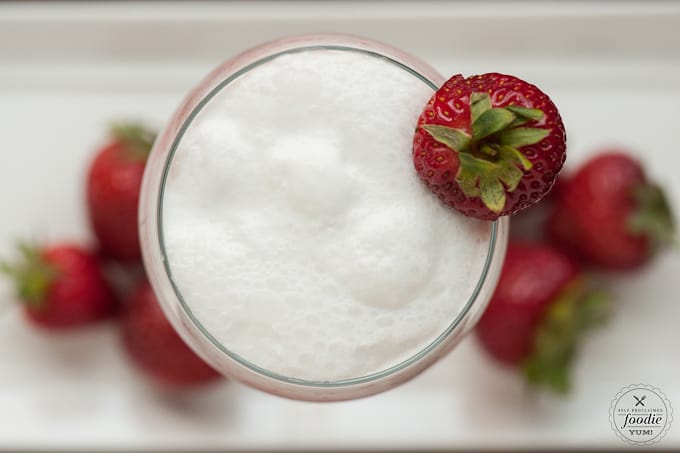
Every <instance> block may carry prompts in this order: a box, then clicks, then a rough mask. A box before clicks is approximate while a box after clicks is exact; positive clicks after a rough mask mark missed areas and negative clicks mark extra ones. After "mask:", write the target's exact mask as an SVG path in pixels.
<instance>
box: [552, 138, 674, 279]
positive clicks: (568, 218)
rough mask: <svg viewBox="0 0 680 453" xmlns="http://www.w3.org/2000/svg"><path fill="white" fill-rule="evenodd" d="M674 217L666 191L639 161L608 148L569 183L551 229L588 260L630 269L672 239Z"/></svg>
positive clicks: (571, 249) (565, 187) (554, 236)
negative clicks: (663, 190) (650, 177)
mask: <svg viewBox="0 0 680 453" xmlns="http://www.w3.org/2000/svg"><path fill="white" fill-rule="evenodd" d="M674 223H675V222H674V219H673V214H672V212H671V209H670V207H669V205H668V202H667V200H666V197H665V196H664V194H663V192H662V191H661V189H660V188H659V187H658V186H657V185H656V184H654V183H652V182H650V181H649V180H648V179H647V177H646V176H645V173H644V170H643V169H642V166H641V165H640V162H638V161H637V160H635V159H633V158H632V157H630V156H628V155H627V154H625V153H623V152H618V151H608V152H604V153H602V154H599V155H598V156H596V157H595V158H593V159H591V160H590V161H588V162H586V164H585V165H583V167H581V169H580V170H578V171H577V172H576V173H575V174H574V175H572V176H571V178H569V179H568V180H567V182H566V183H565V184H564V188H563V189H562V190H561V191H560V193H559V196H558V200H557V203H556V205H555V208H554V210H553V211H552V213H551V215H550V218H549V221H548V234H549V235H550V236H551V237H552V238H554V239H555V241H556V242H557V243H558V244H560V245H562V246H563V247H565V249H568V250H570V252H571V253H575V254H576V255H577V256H579V257H581V258H583V259H584V260H585V261H587V262H590V263H592V264H595V265H598V266H602V267H605V268H609V269H629V268H635V267H638V266H640V265H642V264H644V263H645V262H647V261H648V260H649V259H650V257H651V256H653V254H654V252H656V251H657V250H659V249H660V248H661V247H662V246H664V245H667V244H668V243H670V242H672V241H673V236H674V228H675V225H674Z"/></svg>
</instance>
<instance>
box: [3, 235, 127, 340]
mask: <svg viewBox="0 0 680 453" xmlns="http://www.w3.org/2000/svg"><path fill="white" fill-rule="evenodd" d="M20 251H21V261H20V262H19V263H18V264H16V265H10V264H3V266H2V269H3V271H4V272H5V273H7V274H8V275H10V276H11V277H12V278H13V279H14V281H15V283H16V285H17V292H18V296H19V298H20V299H21V301H22V302H23V303H24V308H25V313H26V315H27V316H28V318H29V319H30V320H31V321H33V322H35V323H36V324H39V325H41V326H43V327H48V328H55V329H57V328H66V327H73V326H79V325H82V324H87V323H91V322H94V321H99V320H101V319H103V318H106V317H108V316H110V315H111V314H112V313H114V312H115V310H116V301H115V298H114V296H113V292H112V291H111V288H110V287H109V284H108V283H107V282H106V280H105V279H104V277H103V275H102V272H101V270H100V268H99V262H98V261H97V258H96V257H95V256H94V255H93V254H92V253H90V252H88V251H86V250H83V249H82V248H80V247H78V246H75V245H70V244H61V245H56V246H52V247H47V248H43V249H38V248H36V247H33V246H29V245H27V244H21V245H20Z"/></svg>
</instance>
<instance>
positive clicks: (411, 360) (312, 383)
mask: <svg viewBox="0 0 680 453" xmlns="http://www.w3.org/2000/svg"><path fill="white" fill-rule="evenodd" d="M312 50H336V51H348V52H357V53H361V54H365V55H369V56H371V57H374V58H380V59H383V60H385V61H387V62H389V63H391V64H394V65H396V66H397V67H399V68H401V69H403V70H405V71H407V72H408V73H410V74H411V75H413V76H415V77H416V78H418V79H419V80H421V81H422V82H424V83H425V84H426V85H427V86H429V87H430V88H432V90H433V91H437V90H438V89H439V87H438V86H437V85H436V84H434V83H433V82H432V81H431V80H430V79H428V78H427V77H426V76H424V75H423V74H421V73H420V72H418V71H416V70H415V69H414V68H412V67H410V66H408V65H407V64H405V63H402V62H401V61H399V60H396V59H395V58H392V57H390V56H388V55H385V54H383V53H380V52H377V51H372V50H368V49H364V48H360V47H354V46H352V45H340V44H310V45H300V46H297V47H293V48H289V49H284V50H279V51H275V52H273V53H271V54H269V55H265V56H263V57H261V58H258V59H256V60H255V61H253V62H251V63H249V64H247V65H244V66H243V67H240V68H238V69H237V70H236V71H234V72H232V73H231V74H229V76H228V77H226V78H225V79H224V80H222V81H221V82H220V83H218V84H217V85H216V86H215V87H214V88H212V89H211V90H210V91H209V92H208V93H207V94H206V95H205V96H203V97H202V98H201V100H200V101H198V103H197V104H196V106H195V107H194V108H193V109H192V110H191V112H190V113H189V114H188V115H187V117H186V119H185V120H184V122H183V123H182V124H181V126H180V127H179V129H178V131H177V134H176V135H175V137H174V138H173V141H172V145H171V146H170V150H169V153H168V156H167V157H166V159H165V161H164V163H163V172H162V175H161V181H160V186H159V190H158V198H157V205H156V224H157V237H158V246H159V250H160V254H161V261H162V262H163V268H164V269H165V273H166V276H167V278H168V281H169V282H170V285H171V287H172V290H173V292H174V293H175V296H176V297H177V300H178V301H179V303H180V306H181V307H182V311H183V312H184V314H185V315H186V316H187V317H188V318H189V319H190V320H191V322H192V323H193V324H194V326H195V327H196V328H197V329H198V331H199V332H200V333H201V334H202V335H203V336H204V337H205V338H206V339H207V340H208V341H209V342H210V343H211V344H212V345H213V346H215V347H216V348H217V349H218V350H219V351H220V352H222V353H223V354H226V355H227V356H228V357H229V358H230V359H232V360H234V361H235V362H237V363H238V364H240V365H242V366H244V367H246V368H247V369H249V370H252V371H254V372H256V373H258V374H260V375H263V376H264V377H266V378H269V379H273V380H275V381H279V382H282V383H285V384H293V385H297V386H305V387H316V388H338V387H350V386H354V385H360V384H367V383H370V382H375V381H379V380H381V379H384V378H387V377H389V376H392V375H394V374H396V373H398V372H399V371H401V370H404V369H406V368H408V367H410V366H411V365H413V364H416V363H418V362H419V361H420V360H421V359H423V358H424V357H426V356H427V355H428V354H430V353H431V352H433V351H434V350H436V349H437V348H438V347H439V346H440V345H441V344H442V343H443V342H444V341H445V340H446V339H447V338H448V337H449V336H450V335H451V334H453V332H454V331H455V330H456V329H457V328H458V327H459V326H460V324H461V323H462V322H463V320H464V319H465V317H466V315H467V314H468V313H469V312H470V310H471V308H472V307H473V306H474V304H475V302H476V301H477V297H478V296H479V294H480V292H481V290H482V288H483V287H484V283H485V282H486V278H487V276H488V273H489V270H490V268H491V264H492V262H493V258H494V254H495V251H496V244H497V239H498V229H499V222H498V221H492V222H490V223H491V231H490V238H489V247H488V249H487V255H486V258H485V261H484V266H483V268H482V272H481V274H480V277H479V280H478V281H477V284H476V285H475V287H474V289H473V291H472V294H471V295H470V297H469V298H468V300H467V302H466V303H465V305H464V307H463V309H462V310H461V311H460V312H459V313H458V314H457V316H456V317H455V318H454V320H453V321H452V322H451V323H450V324H449V325H448V326H447V327H446V329H444V331H443V332H442V333H440V334H439V335H438V336H437V337H436V338H435V339H434V340H433V341H431V342H430V343H429V344H428V345H427V346H425V347H424V348H422V349H421V350H419V351H418V352H416V353H415V354H413V355H411V356H410V357H408V358H407V359H405V360H402V361H401V362H399V363H397V364H395V365H392V366H390V367H388V368H385V369H384V370H380V371H376V372H374V373H370V374H367V375H364V376H360V377H354V378H348V379H339V380H334V381H318V380H306V379H299V378H293V377H290V376H285V375H283V374H279V373H276V372H273V371H270V370H267V369H266V368H262V367H260V366H258V365H256V364H254V363H252V362H250V361H248V360H246V359H245V358H243V357H241V356H240V355H239V354H237V353H235V352H233V351H230V350H229V349H228V348H227V347H226V346H225V345H223V344H222V343H221V342H220V341H218V340H217V339H216V338H215V337H214V336H212V335H211V334H210V332H209V331H208V329H206V328H205V327H204V326H203V324H202V323H201V322H200V321H199V320H198V319H197V318H196V317H195V316H194V314H193V312H192V311H191V308H190V307H189V305H188V304H187V302H186V301H185V299H184V296H183V295H182V292H181V291H180V289H179V288H178V287H177V285H176V284H175V281H174V279H173V277H172V270H171V268H170V260H169V259H168V257H167V253H166V246H165V237H164V233H163V204H164V196H165V189H166V183H167V179H168V174H169V172H170V168H171V166H172V162H173V159H174V157H175V154H176V151H177V147H178V146H179V143H180V142H181V141H182V138H183V137H184V134H185V133H186V131H187V129H188V128H189V126H190V125H191V124H192V122H193V121H194V119H195V118H196V116H198V114H199V113H200V112H201V111H202V110H203V108H204V107H205V106H206V105H207V104H208V103H209V102H210V101H211V100H212V99H213V98H214V97H215V96H216V95H217V94H218V93H219V92H220V91H222V89H224V88H225V87H226V86H227V85H229V84H230V83H232V82H233V81H235V80H236V79H238V78H239V77H241V76H242V75H244V74H246V73H248V72H249V71H251V70H253V69H255V68H257V67H259V66H262V65H263V64H266V63H267V62H269V61H272V60H274V59H276V58H278V57H280V56H282V55H287V54H295V53H300V52H305V51H312Z"/></svg>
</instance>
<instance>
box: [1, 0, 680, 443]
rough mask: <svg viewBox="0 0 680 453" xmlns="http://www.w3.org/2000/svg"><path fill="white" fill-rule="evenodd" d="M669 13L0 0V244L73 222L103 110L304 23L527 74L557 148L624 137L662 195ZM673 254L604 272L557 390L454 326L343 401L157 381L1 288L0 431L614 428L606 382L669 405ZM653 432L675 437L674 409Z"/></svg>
mask: <svg viewBox="0 0 680 453" xmlns="http://www.w3.org/2000/svg"><path fill="white" fill-rule="evenodd" d="M679 30H680V5H679V4H677V3H675V4H674V3H672V2H662V3H655V2H639V3H634V2H625V3H621V2H620V3H618V4H616V3H614V2H603V3H598V2H591V3H576V2H574V3H570V2H562V3H556V2H524V3H514V2H513V3H510V2H502V3H488V2H477V3H465V2H456V3H446V2H413V3H410V2H387V1H382V2H363V3H361V2H355V3H350V2H340V1H337V2H328V3H324V4H321V3H315V2H297V3H296V2H272V3H259V2H250V3H228V4H223V3H222V4H220V3H191V4H188V3H186V4H185V3H168V4H166V3H158V2H157V3H149V4H138V3H132V2H121V3H117V4H109V3H96V4H87V3H73V4H59V3H49V4H40V3H15V4H12V3H10V4H5V3H3V4H0V132H1V133H0V187H1V189H2V191H1V192H0V193H2V195H0V197H1V198H0V200H1V203H2V204H1V206H2V218H1V221H0V256H6V255H7V253H8V251H9V249H10V248H11V243H12V240H13V238H14V237H17V236H27V235H28V236H38V237H42V238H47V239H58V238H72V239H76V240H81V239H86V238H88V237H89V233H88V231H87V226H86V222H85V217H84V212H83V203H82V198H83V192H82V186H83V177H84V176H83V173H84V169H85V168H86V165H87V162H88V159H89V158H90V157H91V152H92V150H93V148H94V147H95V146H96V145H97V143H99V142H100V140H101V137H102V136H103V134H104V133H105V128H106V125H107V123H108V122H109V121H110V120H112V119H118V118H121V117H134V118H142V119H146V120H148V121H150V122H151V123H152V124H156V125H161V124H162V123H163V121H164V120H165V119H166V118H167V117H168V116H169V114H170V112H171V111H172V109H173V108H174V106H175V105H176V104H177V103H178V102H179V100H180V99H181V97H182V96H183V93H185V92H186V90H187V89H188V88H189V87H191V86H192V85H193V84H194V83H196V82H197V81H198V80H199V78H201V77H202V76H203V75H204V73H206V72H207V71H208V70H209V69H210V68H211V67H213V66H215V65H216V64H217V63H218V62H220V61H221V60H223V59H224V58H226V57H228V56H230V55H232V54H234V53H235V52H237V51H240V50H243V49H245V48H246V47H249V46H251V45H254V44H256V43H259V42H261V41H264V40H267V39H269V38H273V37H277V36H281V35H285V34H292V33H301V32H313V31H342V32H350V33H357V34H362V35H366V36H369V37H372V38H377V39H381V40H384V41H386V42H389V43H391V44H393V45H396V46H399V47H402V48H404V49H405V50H408V51H411V52H413V53H415V54H417V55H420V56H422V58H423V59H425V60H427V61H429V62H430V63H432V64H433V65H435V66H436V67H438V68H439V69H441V71H442V72H444V73H453V72H462V73H464V74H471V73H477V72H486V71H491V70H497V71H502V72H510V73H514V74H517V75H518V76H520V77H523V78H526V79H528V80H531V81H534V82H535V83H537V84H538V85H540V86H541V87H543V88H544V89H545V90H546V91H548V92H549V93H550V94H551V95H552V97H553V98H554V100H555V102H556V103H557V104H558V105H559V106H560V108H561V112H562V114H563V117H564V119H565V123H566V125H567V128H568V133H569V161H568V162H569V165H571V166H573V165H574V164H575V163H578V162H579V161H581V160H582V159H584V158H585V157H586V156H588V154H589V153H591V152H592V151H593V150H594V149H595V148H597V147H599V146H601V145H606V144H622V145H625V146H628V147H630V148H631V149H632V150H633V151H634V152H635V153H637V154H638V155H639V156H640V157H641V158H643V159H644V160H645V162H646V163H647V165H648V167H649V170H650V172H651V173H653V174H654V176H655V177H657V178H658V179H659V180H660V181H662V182H663V183H664V185H665V186H666V187H667V189H668V192H669V194H670V196H671V198H672V200H673V204H674V206H675V209H676V211H677V212H680V178H678V174H679V173H680V170H679V169H680V151H679V150H678V145H677V143H678V140H677V130H678V118H680V85H678V80H680V31H679ZM678 275H680V257H679V255H678V253H677V252H676V253H672V254H666V255H664V256H662V257H661V258H660V259H659V260H657V261H656V262H655V263H654V264H653V265H652V266H651V267H649V268H648V269H646V270H644V271H642V272H641V273H638V274H630V275H623V276H619V277H612V278H611V279H610V280H611V286H612V291H613V292H614V293H615V294H616V296H617V299H618V300H617V311H616V314H615V316H614V318H613V319H612V320H611V322H610V323H609V325H608V326H607V328H605V329H602V330H601V331H599V332H597V333H595V334H593V335H592V336H591V337H590V338H589V340H588V341H587V344H585V347H584V348H583V351H582V354H581V356H580V357H579V360H578V361H577V363H576V364H575V366H574V370H573V377H574V384H575V391H574V392H573V394H572V395H571V396H570V397H568V398H564V399H561V398H556V397H553V396H550V395H547V394H544V393H531V392H528V391H526V389H525V388H524V386H523V385H522V383H521V381H520V380H519V379H518V378H517V376H515V375H514V374H513V373H512V372H509V371H507V370H504V369H501V368H499V367H497V366H496V365H495V364H494V363H492V362H490V361H488V360H487V359H486V358H485V357H483V356H482V355H481V354H480V351H479V350H478V349H477V345H476V343H475V341H474V339H470V340H467V341H466V342H464V344H463V345H462V346H461V347H460V348H459V349H458V350H456V351H455V352H454V353H452V354H451V355H450V356H449V357H447V358H446V359H445V360H444V361H443V362H442V363H440V364H438V365H437V366H435V367H434V368H432V369H431V370H429V371H428V372H427V373H425V374H424V375H423V376H421V377H419V378H418V379H416V380H415V381H413V382H411V383H409V384H407V385H404V386H402V387H400V388H398V389H396V390H393V391H391V392H388V393H385V394H382V395H378V396H375V397H371V398H367V399H365V400H361V401H354V402H346V403H337V404H327V405H323V404H311V403H301V402H293V401H286V400H282V399H279V398H275V397H272V396H269V395H266V394H261V393H258V392H256V391H254V390H250V389H248V388H245V387H242V386H240V385H238V384H229V385H224V386H218V387H216V388H214V389H211V390H208V391H206V392H203V393H201V394H197V395H184V396H175V397H169V396H167V395H160V394H158V393H157V392H156V391H154V390H153V389H151V388H150V387H149V386H147V385H146V384H145V383H144V381H143V380H141V379H139V377H138V376H137V375H136V373H135V371H134V370H131V369H130V368H129V367H128V366H127V364H126V363H125V356H124V355H123V354H122V352H121V351H120V348H119V344H118V342H117V341H116V332H115V326H113V325H109V326H105V327H102V328H94V329H91V330H85V331H82V332H77V333H73V334H65V335H61V336H49V335H46V334H41V333H39V332H36V331H34V330H32V329H30V328H28V327H27V326H26V325H25V324H24V323H23V322H22V321H21V319H20V316H19V313H18V312H17V310H16V309H15V308H7V309H6V311H5V312H4V314H3V315H2V316H0V409H1V410H0V449H6V450H13V449H46V450H52V449H54V450H71V449H75V448H79V449H87V450H90V449H100V450H126V449H136V450H139V449H149V450H162V449H172V450H177V449H182V448H191V449H218V450H219V449H225V450H228V449H243V448H248V449H275V448H286V449H289V450H299V449H306V448H337V449H342V448H350V447H360V448H382V449H390V448H402V449H403V448H412V449H424V448H456V449H469V448H522V447H533V448H540V447H546V448H547V447H562V448H569V447H574V448H577V447H590V448H592V447H608V448H618V447H622V446H623V445H624V444H623V443H621V441H620V440H619V439H618V438H616V436H615V435H614V433H613V432H612V431H611V429H610V427H609V421H608V408H609V405H610V402H611V400H612V398H613V397H614V396H615V395H616V393H617V392H618V391H619V389H621V388H622V387H624V386H627V385H629V384H633V383H646V384H651V385H654V386H656V387H658V388H660V389H661V390H663V391H664V392H666V394H667V396H668V397H669V399H670V401H671V403H672V404H673V405H674V406H675V407H676V410H680V364H679V362H678V357H679V356H680V329H678V328H677V323H678V318H679V317H680V306H678V303H677V302H678V294H680V279H679V278H678ZM2 285H3V286H2V287H0V289H1V290H3V291H4V292H7V289H8V288H7V287H6V285H5V284H4V282H3V283H2ZM7 299H8V298H7V297H4V298H3V300H7ZM676 418H677V417H676ZM658 445H659V446H660V447H665V448H676V449H677V448H680V422H678V421H677V420H676V421H675V423H674V425H673V426H672V428H671V430H670V432H669V433H668V435H667V436H666V438H665V439H663V441H662V442H661V443H660V444H658Z"/></svg>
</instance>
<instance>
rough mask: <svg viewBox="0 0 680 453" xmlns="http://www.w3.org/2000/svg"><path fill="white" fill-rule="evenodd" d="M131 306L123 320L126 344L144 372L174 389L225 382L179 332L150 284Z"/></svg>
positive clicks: (131, 300) (137, 292) (144, 284)
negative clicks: (166, 315)
mask: <svg viewBox="0 0 680 453" xmlns="http://www.w3.org/2000/svg"><path fill="white" fill-rule="evenodd" d="M127 302H128V303H127V305H126V309H125V311H124V312H123V319H122V329H123V341H124V344H125V346H126V349H127V351H128V352H129V353H130V356H131V357H132V359H133V360H134V361H135V363H136V364H137V365H138V366H139V367H140V368H141V369H142V370H144V371H145V372H147V373H148V374H149V375H150V376H152V377H153V378H155V379H156V380H157V381H158V382H161V383H164V384H169V385H170V386H173V387H180V386H193V385H197V384H201V383H205V382H209V381H214V380H216V379H219V378H221V375H220V374H219V373H218V372H217V371H215V370H213V369H212V368H211V367H210V366H208V365H207V364H206V363H205V362H203V360H202V359H200V358H199V357H198V356H197V355H196V354H195V353H194V352H193V351H192V350H191V349H189V347H188V346H187V345H186V344H185V343H184V341H183V340H182V339H181V338H180V336H179V335H178V334H177V332H175V330H174V329H173V327H172V326H171V325H170V323H169V322H168V320H167V318H166V317H165V314H164V313H163V310H162V309H161V307H160V305H159V304H158V300H157V299H156V296H155V294H154V292H153V290H152V288H151V286H150V285H149V283H148V282H146V281H144V282H142V283H141V284H140V286H139V287H138V288H137V289H135V291H133V292H132V294H131V296H130V298H129V300H128V301H127Z"/></svg>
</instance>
